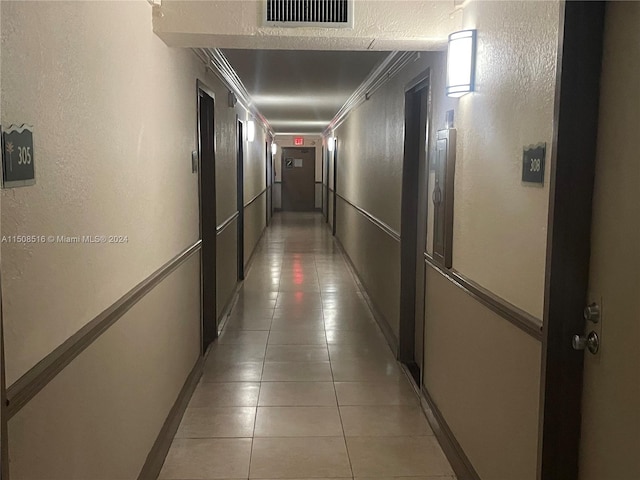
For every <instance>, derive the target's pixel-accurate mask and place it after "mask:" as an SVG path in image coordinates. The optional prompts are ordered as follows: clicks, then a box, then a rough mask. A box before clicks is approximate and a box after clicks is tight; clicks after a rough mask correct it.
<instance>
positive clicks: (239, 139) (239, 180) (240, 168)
mask: <svg viewBox="0 0 640 480" xmlns="http://www.w3.org/2000/svg"><path fill="white" fill-rule="evenodd" d="M243 127H244V125H243V123H242V122H241V121H240V120H237V129H236V144H237V152H236V157H237V158H236V167H237V173H236V192H237V209H238V280H244V130H243Z"/></svg>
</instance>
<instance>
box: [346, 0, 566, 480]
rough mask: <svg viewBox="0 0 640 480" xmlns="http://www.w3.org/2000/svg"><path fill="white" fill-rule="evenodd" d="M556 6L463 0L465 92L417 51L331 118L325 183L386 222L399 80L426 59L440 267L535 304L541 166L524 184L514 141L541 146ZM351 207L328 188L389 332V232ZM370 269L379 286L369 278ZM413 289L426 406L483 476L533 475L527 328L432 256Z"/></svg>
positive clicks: (396, 156)
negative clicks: (448, 91) (442, 212)
mask: <svg viewBox="0 0 640 480" xmlns="http://www.w3.org/2000/svg"><path fill="white" fill-rule="evenodd" d="M559 17H560V15H559V4H558V3H557V2H537V1H531V2H484V1H471V2H468V3H466V5H465V7H464V13H463V19H464V20H463V23H464V27H465V28H477V29H478V60H477V61H478V65H477V71H476V88H477V91H476V92H474V93H472V94H470V95H467V96H465V97H462V98H460V99H449V98H447V97H445V95H444V74H445V64H446V62H445V58H444V54H438V53H431V54H428V53H427V54H424V53H423V54H422V55H421V58H420V59H419V60H417V61H416V62H414V63H411V64H409V65H408V66H406V67H405V68H404V69H403V71H402V72H400V73H399V74H398V75H397V76H396V77H394V78H393V79H391V81H390V82H388V83H387V84H386V85H385V86H384V87H383V88H382V89H380V90H379V91H378V92H376V93H374V95H373V97H372V98H370V99H369V100H368V101H366V102H365V103H363V104H362V105H360V106H359V107H358V108H357V109H355V110H354V111H353V112H351V113H350V115H349V116H348V117H347V119H346V121H345V122H344V123H343V124H342V125H341V126H340V127H339V128H338V129H337V130H336V136H337V137H338V139H339V141H340V149H339V155H338V157H339V159H338V185H337V190H338V192H339V193H340V194H341V195H343V196H345V197H346V198H347V199H348V200H349V201H350V202H351V203H353V204H355V205H357V206H359V207H360V208H362V209H364V210H366V211H367V212H369V213H370V214H371V215H372V216H374V217H377V218H378V219H379V220H380V221H382V222H384V223H385V224H387V225H388V226H389V227H391V228H392V229H393V230H396V231H398V232H399V231H400V206H401V189H402V162H403V138H404V137H403V136H404V130H403V127H404V90H405V85H406V84H407V83H408V82H409V81H410V80H411V79H412V78H414V77H415V76H416V75H417V74H418V73H419V72H420V71H421V70H424V68H426V67H427V66H431V67H432V110H431V123H430V125H431V127H430V135H431V138H433V135H434V132H435V131H436V130H439V129H442V128H444V119H445V112H446V111H447V110H450V109H453V110H454V111H455V127H456V128H457V132H458V145H457V152H456V153H457V158H456V183H455V216H454V237H453V248H454V251H453V253H454V257H453V267H454V269H456V270H458V271H459V272H460V273H461V274H463V275H465V276H467V277H469V278H470V279H471V280H473V281H475V282H476V283H479V284H480V285H481V286H483V287H484V288H486V289H487V290H489V291H491V292H492V293H494V294H495V295H497V296H499V297H502V298H503V299H504V300H506V301H507V302H510V303H512V304H514V305H515V306H517V307H519V308H521V309H523V310H525V311H527V312H529V313H531V314H532V315H533V316H535V317H538V318H542V305H543V301H544V292H543V290H544V265H545V255H546V228H547V210H548V201H549V174H548V171H549V168H550V167H549V165H547V168H546V170H547V172H546V176H545V183H544V185H543V186H542V187H536V186H530V185H527V184H523V183H522V182H521V171H522V150H523V147H525V146H527V145H530V144H536V143H539V142H546V143H547V159H549V158H550V156H551V151H550V148H551V138H552V127H553V102H554V95H555V76H556V71H555V68H556V61H557V55H556V49H557V43H558V25H559ZM514 112H520V113H518V114H515V113H514ZM429 153H430V156H431V157H432V156H433V142H432V144H431V145H430V148H429ZM371 185H375V186H376V188H371ZM425 198H430V195H427V196H426V197H425ZM429 211H430V212H432V210H429ZM358 216H360V217H358ZM363 218H364V217H362V215H360V214H358V213H357V212H355V213H354V209H353V208H351V207H348V206H346V204H344V202H341V203H340V204H339V205H338V237H339V238H340V240H341V241H342V243H343V244H344V245H345V250H346V251H347V254H348V255H349V256H350V257H351V259H352V260H353V261H354V264H355V266H356V269H357V270H358V272H359V274H360V276H361V277H363V279H364V283H365V286H366V287H367V290H368V291H369V294H370V296H371V297H372V300H373V302H374V303H376V305H377V306H378V308H379V309H380V310H381V311H382V312H384V315H385V316H387V317H388V318H387V322H388V323H389V325H390V326H391V328H392V330H393V331H394V332H395V333H396V334H397V329H398V315H399V303H398V302H399V298H398V297H399V282H400V268H399V265H400V255H399V251H400V249H399V243H398V242H396V243H398V244H397V245H396V246H395V248H394V247H392V246H389V245H386V243H384V242H382V240H381V239H382V238H383V237H385V236H386V237H388V238H391V236H390V235H388V234H386V233H384V232H383V230H382V229H380V228H377V227H375V228H374V227H369V228H365V227H364V226H363V225H361V223H362V222H363V221H364V220H363ZM431 218H432V217H428V219H427V223H428V224H430V222H431ZM356 237H358V238H357V239H356ZM523 246H526V247H525V248H523ZM380 251H384V252H385V256H384V258H381V257H380V255H377V256H376V255H374V254H372V253H371V252H380ZM362 252H369V254H368V255H364V254H362ZM363 257H364V258H363ZM389 257H390V258H391V260H389ZM383 270H384V273H385V274H386V276H385V277H384V282H385V285H384V287H385V288H384V289H382V288H380V286H379V285H377V284H376V283H375V282H374V281H372V280H371V278H374V277H375V276H376V275H380V274H381V272H382V271H383ZM371 272H377V273H376V274H375V275H373V274H372V273H371ZM425 295H426V312H425V327H424V332H425V345H424V352H425V356H424V370H423V373H424V379H423V382H424V385H425V387H426V389H427V390H428V391H429V392H430V393H431V396H432V397H433V399H434V401H435V403H436V406H437V407H438V408H439V409H440V410H441V412H442V413H443V415H444V418H445V420H446V421H447V423H448V424H449V426H450V427H451V429H452V431H453V433H454V435H455V436H456V438H457V440H458V441H459V443H460V445H461V446H462V448H463V450H464V451H465V453H466V454H467V456H468V457H469V459H470V460H471V462H472V463H473V465H474V467H475V468H476V470H477V471H478V472H479V474H480V476H481V477H482V478H487V479H491V480H507V479H512V478H518V479H533V478H535V476H536V458H537V457H536V455H537V439H538V408H539V407H538V402H539V400H538V397H539V383H540V352H541V345H540V343H539V341H538V340H536V339H534V338H532V337H530V336H528V335H527V334H525V333H523V332H522V331H520V330H519V329H518V328H517V327H515V326H514V325H512V324H510V323H509V322H508V321H507V320H505V319H503V318H501V317H499V316H497V315H495V314H493V313H492V312H491V311H490V310H488V309H487V308H486V307H484V306H483V305H482V304H480V303H479V302H477V301H476V300H475V299H473V298H472V297H470V296H469V295H468V294H466V293H465V292H464V291H463V290H461V289H460V288H458V287H456V286H455V285H454V284H453V283H451V282H449V281H448V280H446V279H445V278H444V277H443V276H442V275H440V274H438V273H436V272H435V271H434V270H433V269H431V268H427V281H426V289H425ZM505 458H508V459H509V461H505Z"/></svg>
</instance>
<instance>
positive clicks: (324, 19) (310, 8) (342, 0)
mask: <svg viewBox="0 0 640 480" xmlns="http://www.w3.org/2000/svg"><path fill="white" fill-rule="evenodd" d="M265 24H266V25H269V26H280V27H288V26H291V27H298V26H323V27H337V28H345V27H347V28H350V27H352V26H353V0H266V15H265Z"/></svg>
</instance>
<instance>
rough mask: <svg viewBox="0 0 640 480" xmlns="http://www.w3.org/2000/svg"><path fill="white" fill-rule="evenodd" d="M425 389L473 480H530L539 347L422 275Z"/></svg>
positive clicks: (444, 283)
mask: <svg viewBox="0 0 640 480" xmlns="http://www.w3.org/2000/svg"><path fill="white" fill-rule="evenodd" d="M426 284H427V291H426V302H425V305H426V317H427V320H428V321H427V323H426V325H425V331H424V342H425V343H424V352H425V359H424V384H425V385H426V387H427V389H428V390H429V393H430V395H431V397H432V398H433V400H434V402H435V403H436V405H437V406H438V408H439V409H440V411H441V412H442V414H443V415H444V418H445V419H446V421H447V423H448V425H449V427H450V428H451V430H452V431H453V433H454V435H455V436H456V439H457V440H458V442H459V443H460V445H461V446H462V448H463V450H464V452H465V454H466V455H467V457H468V458H469V459H470V460H471V463H472V464H473V466H474V468H475V469H476V471H477V472H478V474H479V475H480V478H483V479H488V480H510V479H518V480H534V479H535V478H536V462H537V444H538V393H539V388H540V351H541V345H540V342H539V341H537V340H536V339H534V338H532V337H530V336H528V335H527V334H526V333H524V332H522V331H521V330H518V329H517V328H516V327H514V326H513V325H511V324H510V323H508V322H507V321H505V320H504V319H503V318H501V317H499V316H498V315H496V314H494V313H493V312H492V311H491V310H489V309H487V308H486V307H484V306H482V305H481V304H480V303H478V302H477V301H476V300H475V299H474V298H472V297H471V296H470V295H468V294H467V293H466V292H464V291H463V290H461V289H460V288H458V287H457V286H456V285H454V284H453V283H452V282H450V281H449V280H447V279H445V278H444V277H443V276H442V275H440V274H439V273H437V272H436V271H435V270H434V269H433V268H430V267H427V276H426Z"/></svg>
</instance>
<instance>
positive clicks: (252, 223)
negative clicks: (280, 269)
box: [244, 193, 267, 273]
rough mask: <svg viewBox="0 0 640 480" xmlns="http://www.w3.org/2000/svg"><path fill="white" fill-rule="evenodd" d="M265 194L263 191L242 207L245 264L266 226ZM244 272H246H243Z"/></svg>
mask: <svg viewBox="0 0 640 480" xmlns="http://www.w3.org/2000/svg"><path fill="white" fill-rule="evenodd" d="M266 212H267V195H266V193H263V194H262V195H260V197H258V198H257V199H256V201H255V202H253V203H252V204H251V205H249V206H248V207H247V208H245V209H244V264H245V265H247V264H248V262H249V260H250V259H251V255H252V254H253V251H254V250H255V248H256V247H257V246H258V241H259V240H260V237H261V236H262V232H263V231H264V229H265V228H266V227H267V218H266ZM245 273H246V272H245Z"/></svg>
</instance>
